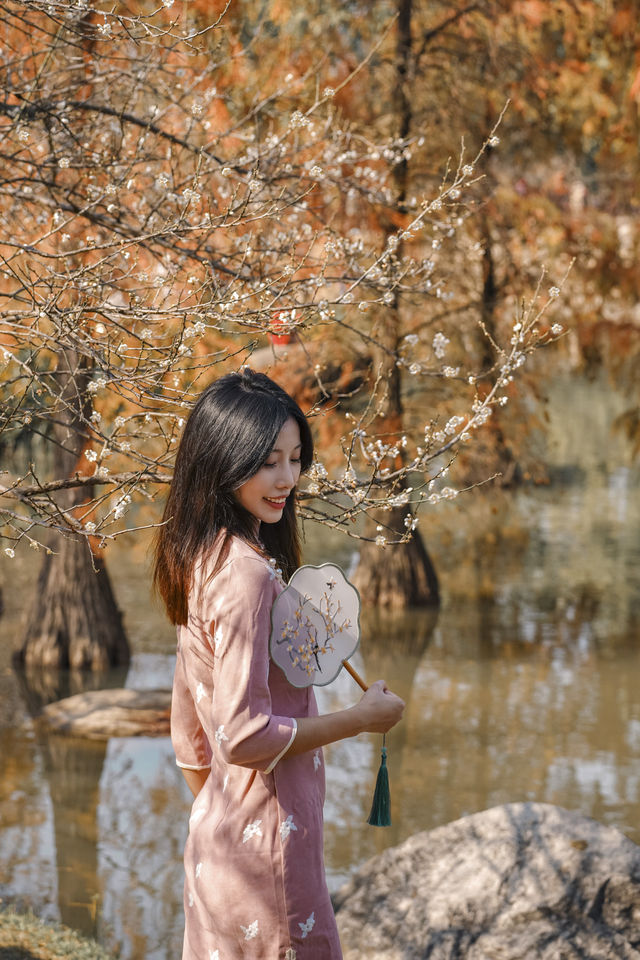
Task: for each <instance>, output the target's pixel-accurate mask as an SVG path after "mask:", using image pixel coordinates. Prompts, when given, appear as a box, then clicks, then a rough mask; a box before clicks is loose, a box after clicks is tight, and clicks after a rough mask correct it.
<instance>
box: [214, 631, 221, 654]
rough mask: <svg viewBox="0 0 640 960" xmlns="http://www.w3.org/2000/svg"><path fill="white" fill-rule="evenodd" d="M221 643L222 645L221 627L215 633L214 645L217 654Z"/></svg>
mask: <svg viewBox="0 0 640 960" xmlns="http://www.w3.org/2000/svg"><path fill="white" fill-rule="evenodd" d="M221 643H222V630H221V629H220V627H218V628H217V629H216V632H215V633H214V635H213V645H214V646H215V648H216V653H217V651H218V647H219V646H220V644H221Z"/></svg>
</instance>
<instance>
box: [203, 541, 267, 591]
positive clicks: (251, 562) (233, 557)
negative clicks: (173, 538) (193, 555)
mask: <svg viewBox="0 0 640 960" xmlns="http://www.w3.org/2000/svg"><path fill="white" fill-rule="evenodd" d="M277 575H278V570H277V564H276V562H275V560H271V559H270V558H268V557H266V556H265V555H264V554H262V553H260V551H259V550H257V549H256V548H255V547H252V546H251V544H250V543H247V541H246V540H243V539H242V538H241V537H237V536H232V537H230V538H229V539H228V540H227V542H226V543H224V541H223V540H222V539H221V538H219V539H218V541H216V543H215V544H214V545H213V548H212V549H211V550H209V551H207V553H206V554H205V555H203V557H202V559H201V562H200V577H201V580H202V581H204V582H210V583H215V584H216V586H222V584H224V583H225V582H227V581H229V580H230V581H231V582H232V583H233V584H234V585H237V584H238V583H239V582H242V583H245V584H246V583H247V581H250V582H252V583H255V584H256V585H260V586H263V585H264V586H266V585H267V584H270V583H272V582H273V581H274V580H275V579H276V577H277Z"/></svg>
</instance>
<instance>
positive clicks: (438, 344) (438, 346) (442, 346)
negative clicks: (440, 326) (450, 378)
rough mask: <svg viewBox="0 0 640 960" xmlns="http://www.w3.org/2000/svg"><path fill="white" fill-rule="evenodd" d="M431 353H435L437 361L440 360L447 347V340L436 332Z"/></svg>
mask: <svg viewBox="0 0 640 960" xmlns="http://www.w3.org/2000/svg"><path fill="white" fill-rule="evenodd" d="M432 346H433V352H434V353H435V355H436V357H437V358H438V360H442V358H443V357H444V355H445V352H446V349H447V347H448V346H449V340H448V339H447V337H445V335H444V333H441V332H438V333H436V335H435V336H434V338H433V344H432Z"/></svg>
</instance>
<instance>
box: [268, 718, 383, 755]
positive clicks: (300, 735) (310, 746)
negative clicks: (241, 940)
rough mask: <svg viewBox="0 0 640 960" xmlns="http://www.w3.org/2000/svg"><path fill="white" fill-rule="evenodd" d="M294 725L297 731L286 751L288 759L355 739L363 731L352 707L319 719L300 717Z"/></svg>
mask: <svg viewBox="0 0 640 960" xmlns="http://www.w3.org/2000/svg"><path fill="white" fill-rule="evenodd" d="M296 723H297V725H298V730H297V732H296V735H295V739H294V741H293V743H292V744H291V746H290V747H289V749H288V750H287V754H286V755H287V756H288V757H295V756H298V754H300V753H306V752H307V751H308V750H315V749H316V748H317V747H324V746H326V745H327V744H328V743H335V742H336V740H345V739H346V738H347V737H355V736H357V734H359V733H362V732H363V730H364V728H363V726H362V721H361V719H360V716H359V714H358V713H357V711H356V710H355V709H354V708H353V707H349V708H348V709H346V710H337V711H336V712H335V713H327V714H325V715H324V716H321V717H300V718H299V719H298V720H296Z"/></svg>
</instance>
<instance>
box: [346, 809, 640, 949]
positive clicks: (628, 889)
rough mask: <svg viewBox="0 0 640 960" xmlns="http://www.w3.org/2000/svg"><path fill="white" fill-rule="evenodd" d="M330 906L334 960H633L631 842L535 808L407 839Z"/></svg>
mask: <svg viewBox="0 0 640 960" xmlns="http://www.w3.org/2000/svg"><path fill="white" fill-rule="evenodd" d="M334 903H335V906H336V910H337V914H338V915H337V919H338V926H339V929H340V937H341V940H342V945H343V950H344V958H345V960H365V958H374V957H375V960H418V958H420V960H422V958H425V960H426V958H429V960H462V958H464V960H525V958H526V960H578V958H580V960H614V958H615V960H631V958H635V960H640V847H638V846H636V844H634V843H632V842H631V840H629V839H628V838H627V837H625V836H623V834H622V833H620V832H619V831H618V830H616V829H615V828H613V827H604V826H602V825H601V824H599V823H596V821H595V820H590V819H588V818H587V817H583V816H581V815H580V814H578V813H572V812H570V811H568V810H563V809H561V808H559V807H554V806H551V805H549V804H544V803H513V804H506V805H505V806H502V807H495V808H494V809H492V810H486V811H484V812H483V813H476V814H473V815H472V816H469V817H464V818H463V819H462V820H457V821H455V822H454V823H450V824H447V825H446V826H443V827H438V828H437V829H436V830H431V831H428V832H425V833H419V834H416V835H415V836H413V837H410V838H409V839H408V840H407V841H405V842H404V843H403V844H401V845H400V846H398V847H394V848H392V849H389V850H386V851H385V852H384V853H382V854H380V855H379V856H377V857H374V858H373V859H372V860H369V861H368V863H365V864H364V865H363V866H362V867H361V868H360V869H359V870H358V872H357V873H356V874H355V875H354V877H353V879H352V880H351V881H350V882H349V883H348V884H347V885H346V886H344V887H343V888H342V889H341V890H340V891H339V892H338V894H337V896H336V897H335V898H334Z"/></svg>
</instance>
